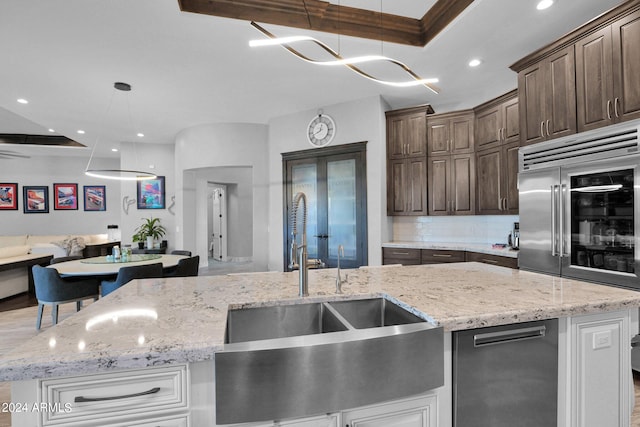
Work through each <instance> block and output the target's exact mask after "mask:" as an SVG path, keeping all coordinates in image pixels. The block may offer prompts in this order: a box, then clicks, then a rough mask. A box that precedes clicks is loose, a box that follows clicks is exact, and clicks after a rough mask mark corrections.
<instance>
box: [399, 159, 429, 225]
mask: <svg viewBox="0 0 640 427" xmlns="http://www.w3.org/2000/svg"><path fill="white" fill-rule="evenodd" d="M406 163H407V171H408V176H407V182H405V183H404V185H405V188H407V190H408V194H407V196H406V197H407V201H408V205H409V206H408V209H407V213H409V214H410V215H426V214H427V212H428V211H427V158H426V157H421V158H411V159H407V160H406Z"/></svg>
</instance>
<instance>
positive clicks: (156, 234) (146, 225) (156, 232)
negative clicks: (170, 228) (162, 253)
mask: <svg viewBox="0 0 640 427" xmlns="http://www.w3.org/2000/svg"><path fill="white" fill-rule="evenodd" d="M142 220H143V221H144V222H143V223H142V224H141V225H140V226H139V227H138V228H136V229H135V234H134V235H133V237H132V240H133V241H134V242H138V247H140V248H141V249H142V246H143V245H144V241H145V240H146V241H147V248H148V249H152V248H153V241H154V240H156V239H159V238H161V237H164V235H165V234H166V233H167V230H166V229H165V228H164V227H163V226H162V224H160V218H153V217H151V218H142Z"/></svg>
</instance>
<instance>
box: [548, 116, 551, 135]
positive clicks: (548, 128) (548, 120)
mask: <svg viewBox="0 0 640 427" xmlns="http://www.w3.org/2000/svg"><path fill="white" fill-rule="evenodd" d="M547 136H551V134H550V133H549V120H547Z"/></svg>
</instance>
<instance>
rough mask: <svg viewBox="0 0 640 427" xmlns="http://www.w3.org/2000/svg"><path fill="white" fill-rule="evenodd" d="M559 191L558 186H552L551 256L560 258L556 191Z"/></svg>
mask: <svg viewBox="0 0 640 427" xmlns="http://www.w3.org/2000/svg"><path fill="white" fill-rule="evenodd" d="M557 189H558V186H557V185H552V186H551V256H558V251H557V250H556V247H557V241H556V237H557V233H556V224H557V218H556V190H557Z"/></svg>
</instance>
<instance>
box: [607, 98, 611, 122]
mask: <svg viewBox="0 0 640 427" xmlns="http://www.w3.org/2000/svg"><path fill="white" fill-rule="evenodd" d="M607 117H608V118H609V120H611V100H610V99H609V100H608V101H607Z"/></svg>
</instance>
